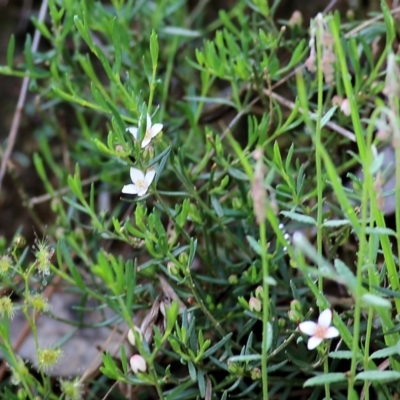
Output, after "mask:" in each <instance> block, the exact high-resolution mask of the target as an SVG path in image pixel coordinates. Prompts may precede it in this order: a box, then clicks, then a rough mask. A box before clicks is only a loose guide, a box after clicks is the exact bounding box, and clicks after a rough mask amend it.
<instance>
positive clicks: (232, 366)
mask: <svg viewBox="0 0 400 400" xmlns="http://www.w3.org/2000/svg"><path fill="white" fill-rule="evenodd" d="M227 367H228V371H229V372H230V373H231V374H235V375H240V374H242V373H243V368H242V367H241V366H240V365H239V364H238V363H235V362H233V361H231V360H228V362H227Z"/></svg>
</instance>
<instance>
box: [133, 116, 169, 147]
mask: <svg viewBox="0 0 400 400" xmlns="http://www.w3.org/2000/svg"><path fill="white" fill-rule="evenodd" d="M162 128H163V124H154V125H152V124H151V117H150V115H149V114H147V117H146V133H145V135H144V138H143V141H142V144H141V147H142V149H144V148H145V147H146V146H148V145H149V144H150V142H151V140H152V139H153V138H154V137H155V136H157V135H158V134H159V133H160V132H161V130H162ZM126 130H127V131H128V132H129V133H130V134H131V135H132V136H133V137H134V139H135V140H139V128H137V127H135V126H130V127H128V128H126Z"/></svg>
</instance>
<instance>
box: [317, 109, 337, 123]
mask: <svg viewBox="0 0 400 400" xmlns="http://www.w3.org/2000/svg"><path fill="white" fill-rule="evenodd" d="M336 109H337V106H333V107H332V108H330V109H329V110H328V111H327V112H326V114H325V115H324V116H323V117H322V119H321V128H323V127H324V126H325V125H326V124H327V123H328V122H329V121H330V120H331V118H332V116H333V114H334V113H335V111H336Z"/></svg>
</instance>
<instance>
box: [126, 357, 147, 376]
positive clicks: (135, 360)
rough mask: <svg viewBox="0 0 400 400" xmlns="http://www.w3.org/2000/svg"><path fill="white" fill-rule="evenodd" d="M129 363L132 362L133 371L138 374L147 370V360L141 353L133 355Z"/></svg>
mask: <svg viewBox="0 0 400 400" xmlns="http://www.w3.org/2000/svg"><path fill="white" fill-rule="evenodd" d="M129 363H130V364H131V368H132V372H133V373H134V374H137V373H138V372H146V370H147V365H146V361H145V359H144V358H143V357H142V356H141V355H139V354H135V355H133V356H132V357H131V359H130V360H129Z"/></svg>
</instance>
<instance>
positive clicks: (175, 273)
mask: <svg viewBox="0 0 400 400" xmlns="http://www.w3.org/2000/svg"><path fill="white" fill-rule="evenodd" d="M167 269H168V272H169V273H170V274H171V275H172V276H178V275H179V268H178V266H177V265H176V264H175V263H174V262H173V261H169V262H168V264H167Z"/></svg>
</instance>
